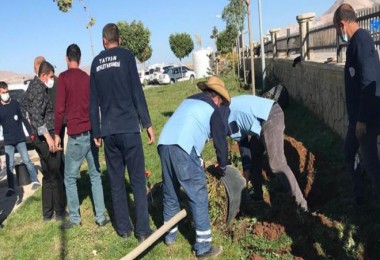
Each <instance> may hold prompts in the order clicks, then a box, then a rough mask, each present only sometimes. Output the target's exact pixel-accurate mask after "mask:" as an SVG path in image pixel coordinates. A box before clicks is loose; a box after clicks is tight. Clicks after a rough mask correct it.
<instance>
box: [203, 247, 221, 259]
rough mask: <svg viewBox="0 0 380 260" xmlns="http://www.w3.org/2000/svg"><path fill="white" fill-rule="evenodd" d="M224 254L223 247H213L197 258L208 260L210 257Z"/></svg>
mask: <svg viewBox="0 0 380 260" xmlns="http://www.w3.org/2000/svg"><path fill="white" fill-rule="evenodd" d="M222 252H223V247H222V246H212V247H211V248H210V250H209V251H207V252H205V253H203V254H201V255H197V258H198V259H206V258H209V257H215V256H218V255H220V254H221V253H222Z"/></svg>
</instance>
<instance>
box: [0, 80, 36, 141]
mask: <svg viewBox="0 0 380 260" xmlns="http://www.w3.org/2000/svg"><path fill="white" fill-rule="evenodd" d="M28 86H29V81H25V82H24V84H10V85H8V89H9V95H10V97H11V98H12V99H15V100H17V101H18V102H19V103H20V104H21V100H22V98H23V96H24V93H25V91H26V90H27V88H28ZM24 133H25V136H26V137H29V133H28V131H27V130H26V128H25V126H24ZM26 142H27V144H28V143H30V139H29V138H26ZM3 146H4V136H3V127H2V126H1V125H0V147H3Z"/></svg>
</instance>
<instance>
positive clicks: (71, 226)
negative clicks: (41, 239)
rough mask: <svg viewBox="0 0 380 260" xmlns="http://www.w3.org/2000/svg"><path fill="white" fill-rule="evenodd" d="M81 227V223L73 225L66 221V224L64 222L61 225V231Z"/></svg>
mask: <svg viewBox="0 0 380 260" xmlns="http://www.w3.org/2000/svg"><path fill="white" fill-rule="evenodd" d="M81 225H82V223H81V222H79V223H74V222H71V221H67V222H65V223H63V224H62V225H61V229H65V230H67V229H70V228H73V227H80V226H81Z"/></svg>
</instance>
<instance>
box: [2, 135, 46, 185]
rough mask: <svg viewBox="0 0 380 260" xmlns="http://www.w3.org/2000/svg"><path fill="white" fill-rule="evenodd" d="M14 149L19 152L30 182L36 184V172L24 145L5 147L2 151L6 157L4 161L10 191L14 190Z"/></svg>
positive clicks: (23, 143)
mask: <svg viewBox="0 0 380 260" xmlns="http://www.w3.org/2000/svg"><path fill="white" fill-rule="evenodd" d="M15 148H16V149H17V151H18V152H19V154H20V156H21V159H22V161H23V163H24V164H25V166H26V168H27V169H28V172H29V175H30V179H31V181H32V182H38V178H37V171H36V168H34V165H33V163H32V161H31V160H30V158H29V154H28V149H27V148H26V143H25V142H20V143H18V144H16V145H5V147H4V150H5V157H6V159H5V160H6V164H7V179H8V188H10V189H14V188H15V185H14V176H13V168H14V153H15Z"/></svg>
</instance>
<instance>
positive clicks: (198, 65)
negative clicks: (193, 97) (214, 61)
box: [193, 48, 212, 79]
mask: <svg viewBox="0 0 380 260" xmlns="http://www.w3.org/2000/svg"><path fill="white" fill-rule="evenodd" d="M211 54H212V49H211V48H206V49H200V50H197V51H194V52H193V65H194V73H195V78H197V79H199V78H206V77H208V76H210V73H211V66H210V55H211Z"/></svg>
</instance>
